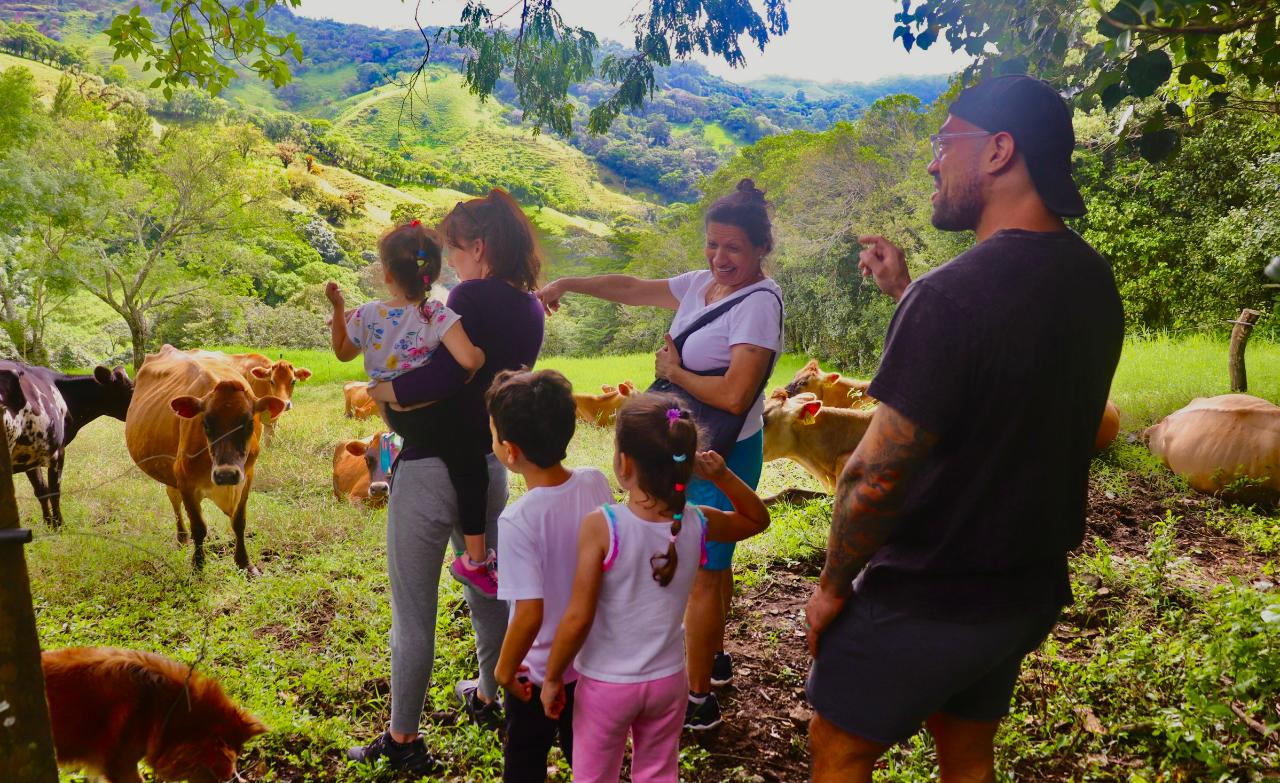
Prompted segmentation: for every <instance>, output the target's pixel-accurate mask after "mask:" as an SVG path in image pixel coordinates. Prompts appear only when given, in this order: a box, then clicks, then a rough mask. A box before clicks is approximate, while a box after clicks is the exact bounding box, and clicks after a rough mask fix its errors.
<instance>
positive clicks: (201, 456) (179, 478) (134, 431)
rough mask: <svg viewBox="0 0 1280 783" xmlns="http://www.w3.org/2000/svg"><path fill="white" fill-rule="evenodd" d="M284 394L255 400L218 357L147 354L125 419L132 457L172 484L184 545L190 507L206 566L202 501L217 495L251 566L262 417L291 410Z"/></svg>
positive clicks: (241, 561)
mask: <svg viewBox="0 0 1280 783" xmlns="http://www.w3.org/2000/svg"><path fill="white" fill-rule="evenodd" d="M284 406H285V403H284V400H282V399H280V398H279V397H261V398H259V397H256V396H254V394H253V391H252V390H251V389H250V388H249V385H248V383H247V382H246V381H245V379H244V377H243V376H242V375H241V374H240V371H239V370H238V369H237V368H236V367H235V365H233V364H232V363H231V362H230V361H227V360H224V359H219V358H217V357H216V356H212V355H206V356H193V355H191V354H189V353H186V352H184V351H179V350H178V349H176V348H174V347H173V346H171V345H166V346H164V347H162V348H161V349H160V351H159V352H157V353H154V354H151V355H149V356H147V358H146V360H145V361H143V363H142V367H141V368H140V369H139V370H138V377H137V379H136V380H135V382H134V391H133V400H132V401H131V402H130V404H129V411H128V413H127V415H126V416H125V423H124V436H125V442H126V443H127V445H128V447H129V455H130V456H131V457H133V461H134V462H135V463H137V465H138V467H139V468H141V469H142V471H143V472H144V473H146V474H147V475H148V476H150V477H152V478H153V479H155V480H156V481H159V482H160V483H161V484H164V485H165V488H166V490H167V491H168V494H169V502H170V503H172V504H173V513H174V516H175V517H176V518H177V523H178V541H179V542H180V543H181V542H185V541H186V538H187V532H186V529H185V528H184V527H183V524H182V509H183V508H184V507H185V508H186V511H187V516H188V517H189V518H190V520H191V536H192V538H193V540H194V542H195V554H194V555H193V557H192V561H193V563H194V564H195V566H196V567H197V568H199V567H201V566H203V565H204V539H205V534H206V531H207V529H206V527H205V522H204V516H203V514H202V513H201V509H200V503H201V501H202V500H203V499H204V498H206V497H207V498H210V499H212V500H213V502H214V504H216V505H217V506H218V508H220V509H221V510H222V512H223V513H224V514H226V515H227V516H228V517H230V518H231V527H232V530H234V531H235V536H236V554H235V559H236V565H238V566H240V567H241V568H244V569H249V568H250V565H249V555H248V553H247V552H246V551H245V546H244V528H245V520H246V511H247V506H248V502H249V490H250V488H251V487H252V486H253V466H254V462H255V461H256V460H257V458H258V443H259V438H260V437H261V434H262V421H261V417H260V416H258V414H260V413H264V414H268V415H270V416H271V417H275V416H279V415H280V414H281V413H282V412H284Z"/></svg>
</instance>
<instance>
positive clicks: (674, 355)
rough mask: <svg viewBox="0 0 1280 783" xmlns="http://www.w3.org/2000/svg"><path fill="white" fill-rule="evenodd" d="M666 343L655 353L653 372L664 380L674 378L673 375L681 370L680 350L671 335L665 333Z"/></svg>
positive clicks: (664, 339)
mask: <svg viewBox="0 0 1280 783" xmlns="http://www.w3.org/2000/svg"><path fill="white" fill-rule="evenodd" d="M662 339H663V341H664V344H663V346H662V347H661V348H659V349H658V352H657V353H656V354H654V360H653V374H654V375H655V376H657V377H659V378H662V379H664V380H668V381H670V380H673V379H672V377H671V376H673V375H675V373H676V372H678V371H679V370H680V367H681V364H680V350H679V349H678V348H676V343H675V341H674V340H672V339H671V335H669V334H667V335H663V338H662Z"/></svg>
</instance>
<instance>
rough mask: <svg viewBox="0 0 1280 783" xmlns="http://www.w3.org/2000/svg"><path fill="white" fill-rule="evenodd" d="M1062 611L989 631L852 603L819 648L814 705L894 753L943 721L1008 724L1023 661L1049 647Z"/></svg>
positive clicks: (811, 685) (1012, 619) (988, 625)
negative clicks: (936, 718) (933, 719)
mask: <svg viewBox="0 0 1280 783" xmlns="http://www.w3.org/2000/svg"><path fill="white" fill-rule="evenodd" d="M1059 611H1060V610H1059V608H1058V607H1056V606H1055V607H1047V608H1043V609H1038V610H1028V611H1026V612H1024V613H1022V614H1015V615H1011V616H1007V617H994V618H992V619H990V620H986V621H983V622H980V623H961V622H955V621H952V620H939V619H935V618H931V617H921V616H918V615H914V614H910V613H907V612H901V611H897V610H895V609H890V608H888V607H886V606H884V605H883V604H881V603H880V602H878V601H876V600H873V599H868V598H862V597H859V596H858V595H857V594H856V593H855V594H854V595H852V596H850V597H849V602H848V603H847V604H845V607H844V610H843V611H842V612H841V613H840V614H839V615H838V616H837V617H836V619H835V620H834V621H833V622H832V623H831V626H830V627H829V628H827V630H826V631H825V632H824V633H823V634H822V636H821V638H819V640H818V657H817V658H816V659H814V662H813V665H812V666H811V668H810V669H809V682H808V683H807V685H806V689H805V691H806V695H807V696H808V698H809V704H811V705H812V706H813V709H814V710H815V711H816V712H817V713H818V714H819V715H821V716H822V717H823V718H825V719H826V720H828V721H830V722H831V723H834V724H835V725H836V726H838V727H840V728H841V729H843V730H844V731H846V732H848V733H850V734H853V735H856V736H858V737H862V738H863V739H868V740H871V741H872V742H878V743H880V744H882V745H893V744H896V743H898V742H902V741H904V740H906V739H907V738H908V737H910V736H911V735H912V734H915V733H916V731H918V730H919V729H920V726H921V724H923V723H924V722H925V720H926V719H928V718H929V716H931V715H933V714H934V713H937V712H941V713H945V714H947V715H950V716H952V717H955V718H960V719H961V720H970V721H980V722H988V721H994V720H999V719H1000V718H1002V717H1004V716H1005V714H1006V713H1008V711H1009V701H1010V699H1011V698H1012V697H1013V689H1014V686H1015V685H1016V684H1017V682H1018V672H1019V671H1020V670H1021V669H1022V659H1023V658H1025V657H1026V656H1027V655H1028V654H1029V653H1030V652H1032V651H1033V650H1035V649H1036V648H1037V647H1039V646H1040V643H1041V642H1043V641H1044V640H1045V637H1047V636H1048V635H1049V632H1050V631H1052V630H1053V626H1054V623H1055V622H1056V621H1057V619H1058V613H1059Z"/></svg>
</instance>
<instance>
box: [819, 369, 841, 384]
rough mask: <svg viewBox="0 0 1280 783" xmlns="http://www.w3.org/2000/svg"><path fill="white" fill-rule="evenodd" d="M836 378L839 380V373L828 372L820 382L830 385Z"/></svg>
mask: <svg viewBox="0 0 1280 783" xmlns="http://www.w3.org/2000/svg"><path fill="white" fill-rule="evenodd" d="M838 380H840V373H838V372H829V373H827V377H826V378H823V379H822V382H823V383H825V384H827V385H828V386H830V385H831V384H833V383H835V382H836V381H838Z"/></svg>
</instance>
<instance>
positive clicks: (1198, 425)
mask: <svg viewBox="0 0 1280 783" xmlns="http://www.w3.org/2000/svg"><path fill="white" fill-rule="evenodd" d="M1142 437H1143V439H1144V440H1145V441H1146V442H1147V446H1148V447H1149V448H1150V449H1151V452H1152V453H1153V454H1155V455H1156V456H1157V457H1160V459H1162V460H1163V461H1164V464H1165V465H1167V466H1169V469H1170V470H1172V471H1173V472H1174V473H1177V474H1178V475H1179V476H1181V477H1183V478H1184V479H1186V480H1187V483H1188V484H1190V485H1191V487H1192V489H1195V490H1196V491H1197V492H1206V493H1215V492H1221V491H1223V490H1224V489H1227V487H1228V486H1229V485H1231V484H1232V483H1234V482H1236V481H1239V480H1240V479H1251V480H1253V481H1257V482H1260V483H1262V484H1264V485H1265V486H1263V487H1256V488H1254V489H1256V490H1259V492H1258V494H1260V495H1262V496H1263V497H1266V498H1267V499H1273V498H1270V497H1269V495H1270V493H1269V492H1268V490H1271V491H1280V406H1276V405H1273V404H1272V403H1270V402H1267V401H1266V400H1263V399H1260V398H1258V397H1254V396H1252V395H1249V394H1223V395H1219V396H1217V397H1209V398H1205V397H1197V398H1195V399H1194V400H1192V401H1191V403H1190V404H1189V405H1187V406H1186V407H1185V408H1182V409H1181V410H1178V411H1174V412H1173V413H1170V414H1169V415H1168V416H1165V417H1164V418H1163V419H1161V420H1160V422H1159V423H1158V424H1156V425H1155V426H1153V427H1150V428H1148V429H1147V430H1146V431H1145V432H1144V433H1142ZM1243 494H1244V495H1248V494H1250V493H1249V492H1245V493H1243Z"/></svg>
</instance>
